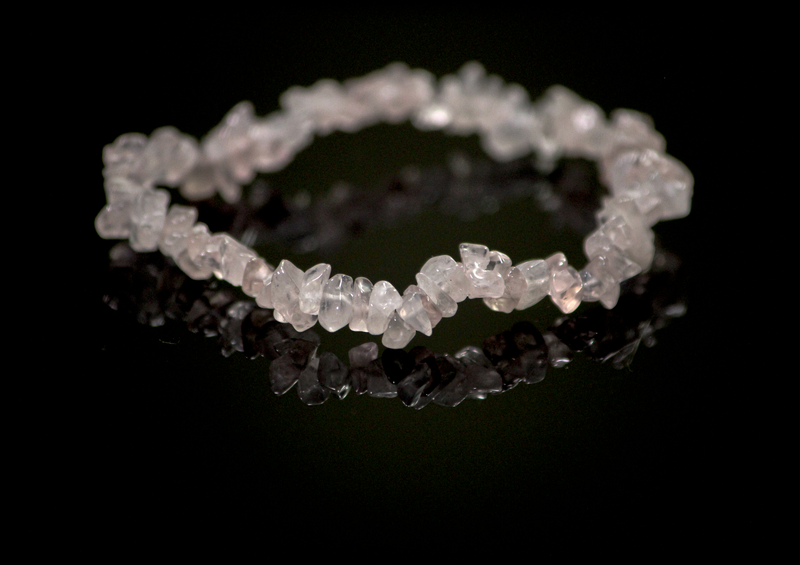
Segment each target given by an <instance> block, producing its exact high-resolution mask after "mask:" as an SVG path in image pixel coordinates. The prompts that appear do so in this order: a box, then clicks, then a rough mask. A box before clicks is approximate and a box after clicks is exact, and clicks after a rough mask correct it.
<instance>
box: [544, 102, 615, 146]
mask: <svg viewBox="0 0 800 565" xmlns="http://www.w3.org/2000/svg"><path fill="white" fill-rule="evenodd" d="M536 106H537V110H539V111H540V112H541V113H542V114H543V116H544V119H545V122H546V124H547V129H548V130H549V131H550V132H551V134H552V136H553V139H554V141H555V143H556V144H557V145H558V146H559V147H560V148H561V149H562V151H564V152H565V153H567V154H568V155H573V156H586V157H596V156H599V155H601V154H602V152H603V150H604V149H605V148H606V147H607V145H608V142H607V140H608V135H609V134H608V125H607V123H606V119H605V115H604V114H603V111H602V110H601V109H600V107H599V106H597V105H596V104H593V103H591V102H588V101H586V100H584V99H583V98H581V97H580V96H578V95H577V94H575V93H574V92H572V91H571V90H569V89H568V88H564V87H563V86H553V87H551V88H549V89H548V90H547V92H545V94H544V96H543V97H542V99H541V100H540V101H539V102H538V103H537V104H536Z"/></svg>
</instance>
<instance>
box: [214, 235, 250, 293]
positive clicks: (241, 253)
mask: <svg viewBox="0 0 800 565" xmlns="http://www.w3.org/2000/svg"><path fill="white" fill-rule="evenodd" d="M220 254H221V255H222V260H221V265H222V278H223V279H225V280H226V281H228V282H229V283H231V284H232V285H233V286H242V282H243V280H244V270H245V267H246V266H247V264H248V263H249V262H250V261H251V260H252V259H254V258H255V257H256V254H255V252H254V251H253V250H252V249H250V248H248V247H247V246H245V245H242V244H241V243H239V242H238V241H236V240H235V239H233V238H232V237H231V236H229V235H228V234H224V237H223V238H222V246H221V249H220Z"/></svg>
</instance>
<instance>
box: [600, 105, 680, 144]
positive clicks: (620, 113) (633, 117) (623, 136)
mask: <svg viewBox="0 0 800 565" xmlns="http://www.w3.org/2000/svg"><path fill="white" fill-rule="evenodd" d="M610 118H611V126H610V129H609V135H608V147H607V150H608V151H609V152H611V151H613V150H614V149H615V148H621V147H639V148H642V149H653V150H655V151H658V152H660V153H663V152H664V150H665V149H666V147H667V142H666V141H665V140H664V136H662V135H661V134H660V133H658V132H657V131H656V130H655V128H654V127H653V120H652V118H650V116H648V115H646V114H642V113H641V112H636V111H635V110H625V109H621V108H619V109H616V110H613V111H612V112H611V116H610Z"/></svg>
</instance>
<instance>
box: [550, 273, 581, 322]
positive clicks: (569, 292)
mask: <svg viewBox="0 0 800 565" xmlns="http://www.w3.org/2000/svg"><path fill="white" fill-rule="evenodd" d="M580 292H581V276H580V275H579V274H578V271H576V270H575V269H574V268H573V267H566V268H563V269H561V270H559V271H556V272H554V273H552V274H551V278H550V298H551V299H552V300H553V303H554V304H555V305H556V306H558V308H559V309H560V310H561V311H562V312H564V314H569V313H570V312H574V311H575V309H576V308H577V307H578V306H579V305H580V303H581V299H580Z"/></svg>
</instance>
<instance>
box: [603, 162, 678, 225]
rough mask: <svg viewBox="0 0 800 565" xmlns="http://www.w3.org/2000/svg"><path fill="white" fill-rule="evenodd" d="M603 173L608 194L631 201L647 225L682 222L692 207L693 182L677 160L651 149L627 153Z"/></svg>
mask: <svg viewBox="0 0 800 565" xmlns="http://www.w3.org/2000/svg"><path fill="white" fill-rule="evenodd" d="M609 167H610V168H609V169H608V170H607V171H606V175H607V177H608V182H609V184H610V188H611V193H612V194H613V195H615V196H628V197H630V198H631V199H632V200H633V201H634V202H635V203H636V205H637V206H638V207H639V210H640V211H641V212H642V214H644V215H646V216H647V217H648V220H649V225H653V224H654V223H656V222H657V221H660V220H671V219H674V218H683V217H684V216H686V215H687V214H688V213H689V211H690V210H691V207H692V189H693V186H694V179H693V177H692V174H691V173H690V172H689V169H687V168H686V166H685V165H684V164H683V163H681V162H680V161H678V160H677V159H675V158H673V157H671V156H669V155H664V154H662V153H659V152H658V151H654V150H652V149H640V148H636V149H629V150H627V151H623V152H621V153H619V154H618V155H616V156H615V157H614V161H613V163H611V164H610V166H609Z"/></svg>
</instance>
